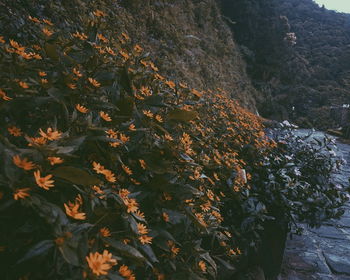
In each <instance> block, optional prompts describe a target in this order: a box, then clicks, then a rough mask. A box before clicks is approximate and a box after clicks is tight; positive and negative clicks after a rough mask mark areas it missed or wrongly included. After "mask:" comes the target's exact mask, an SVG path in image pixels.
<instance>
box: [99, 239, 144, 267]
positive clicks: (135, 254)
mask: <svg viewBox="0 0 350 280" xmlns="http://www.w3.org/2000/svg"><path fill="white" fill-rule="evenodd" d="M103 240H104V241H105V242H107V243H108V244H109V245H111V246H112V247H113V248H114V249H116V250H117V251H118V252H119V253H120V254H121V255H123V256H125V257H130V258H133V259H135V260H137V261H140V262H146V258H145V257H144V256H143V255H142V254H141V253H140V252H139V251H138V250H136V249H135V248H134V247H132V246H130V245H127V244H124V243H122V242H120V241H117V240H114V239H112V238H109V237H104V238H103Z"/></svg>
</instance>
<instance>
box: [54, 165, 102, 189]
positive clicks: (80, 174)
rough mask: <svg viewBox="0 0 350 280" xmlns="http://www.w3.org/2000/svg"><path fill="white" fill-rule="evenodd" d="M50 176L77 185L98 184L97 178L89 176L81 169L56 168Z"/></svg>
mask: <svg viewBox="0 0 350 280" xmlns="http://www.w3.org/2000/svg"><path fill="white" fill-rule="evenodd" d="M52 174H53V175H54V176H56V177H59V178H62V179H64V180H67V181H69V182H71V183H73V184H77V185H83V186H92V185H98V184H99V183H100V180H99V179H98V178H97V177H95V176H93V175H90V174H89V173H88V172H86V171H85V170H83V169H80V168H77V167H73V166H62V167H58V168H56V169H55V170H53V172H52Z"/></svg>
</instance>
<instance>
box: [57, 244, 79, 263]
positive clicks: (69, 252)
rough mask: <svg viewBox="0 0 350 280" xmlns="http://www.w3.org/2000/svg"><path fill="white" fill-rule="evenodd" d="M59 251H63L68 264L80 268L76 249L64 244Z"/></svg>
mask: <svg viewBox="0 0 350 280" xmlns="http://www.w3.org/2000/svg"><path fill="white" fill-rule="evenodd" d="M59 250H60V251H61V253H62V256H63V258H64V259H65V260H66V262H67V263H70V264H72V265H75V266H79V258H78V255H77V252H78V251H77V249H76V248H72V247H70V246H69V245H68V244H66V243H63V246H60V247H59Z"/></svg>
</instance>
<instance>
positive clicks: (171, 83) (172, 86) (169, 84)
mask: <svg viewBox="0 0 350 280" xmlns="http://www.w3.org/2000/svg"><path fill="white" fill-rule="evenodd" d="M165 84H166V85H167V86H168V87H170V88H171V89H175V83H174V82H173V81H165Z"/></svg>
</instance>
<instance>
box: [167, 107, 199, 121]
mask: <svg viewBox="0 0 350 280" xmlns="http://www.w3.org/2000/svg"><path fill="white" fill-rule="evenodd" d="M197 116H198V113H197V112H196V111H186V110H181V109H174V110H173V111H171V112H169V114H168V118H169V119H170V120H174V121H183V122H188V121H191V120H193V119H195V118H197Z"/></svg>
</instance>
